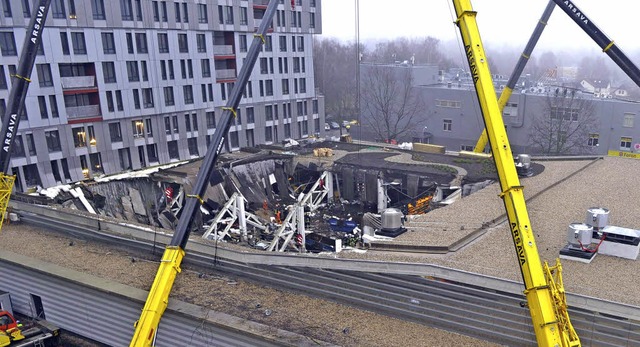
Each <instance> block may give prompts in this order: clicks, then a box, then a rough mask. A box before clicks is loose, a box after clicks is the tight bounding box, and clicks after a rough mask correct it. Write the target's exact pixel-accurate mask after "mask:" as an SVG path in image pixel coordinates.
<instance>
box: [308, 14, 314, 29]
mask: <svg viewBox="0 0 640 347" xmlns="http://www.w3.org/2000/svg"><path fill="white" fill-rule="evenodd" d="M315 27H316V14H315V13H313V12H309V28H311V29H313V28H315Z"/></svg>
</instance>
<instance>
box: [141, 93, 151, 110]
mask: <svg viewBox="0 0 640 347" xmlns="http://www.w3.org/2000/svg"><path fill="white" fill-rule="evenodd" d="M142 104H143V106H144V108H152V107H153V90H152V89H151V88H143V89H142Z"/></svg>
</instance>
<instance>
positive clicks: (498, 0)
mask: <svg viewBox="0 0 640 347" xmlns="http://www.w3.org/2000/svg"><path fill="white" fill-rule="evenodd" d="M471 3H472V5H473V8H474V10H475V11H477V12H478V15H477V21H478V26H479V28H480V34H481V37H482V40H483V42H484V43H485V44H487V45H492V46H494V47H499V46H501V45H503V44H504V45H507V46H512V47H516V48H518V49H523V48H524V46H525V44H526V42H527V40H528V39H529V37H530V36H531V33H532V32H533V29H534V28H535V26H536V24H537V22H538V20H539V19H540V16H541V15H542V12H543V11H544V8H545V7H546V5H547V3H548V2H547V1H545V0H526V1H525V0H473V1H472V2H471ZM574 4H575V5H576V6H579V8H580V9H581V10H582V11H584V13H585V14H586V15H587V16H588V17H589V18H590V19H591V21H592V22H593V23H595V24H596V25H597V26H598V27H599V28H600V29H601V30H602V31H603V32H604V33H605V34H606V35H607V36H608V37H609V38H610V39H612V40H614V41H615V43H616V44H617V45H618V46H619V47H620V48H622V49H623V50H624V51H633V50H636V49H638V48H640V30H639V29H638V27H637V23H635V20H634V18H635V16H637V15H638V14H639V13H640V1H632V0H605V1H603V0H574ZM453 21H454V9H453V2H452V1H451V0H395V1H389V0H360V38H361V40H362V41H366V40H370V39H387V38H394V37H399V36H407V37H424V36H433V37H436V38H438V39H440V40H441V41H444V42H446V41H450V40H457V38H458V37H459V33H458V31H457V30H458V29H457V28H456V27H455V25H453ZM322 25H323V33H322V37H336V38H339V39H342V40H346V41H353V40H354V39H355V4H354V0H322ZM538 47H540V48H544V49H556V48H561V49H570V48H576V47H590V48H594V49H598V46H597V45H596V44H595V43H594V42H593V41H592V40H591V39H590V38H589V37H588V36H587V35H586V34H585V33H584V31H582V29H580V28H579V27H578V25H577V24H575V22H573V20H571V19H570V18H569V17H568V16H567V15H566V14H565V13H564V12H563V11H562V10H561V9H559V8H557V7H556V8H555V10H554V11H553V14H552V15H551V19H550V20H549V24H548V25H547V27H546V29H545V31H544V33H543V34H542V37H541V39H540V41H539V42H538Z"/></svg>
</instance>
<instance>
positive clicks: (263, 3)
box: [253, 0, 269, 9]
mask: <svg viewBox="0 0 640 347" xmlns="http://www.w3.org/2000/svg"><path fill="white" fill-rule="evenodd" d="M267 5H269V0H253V7H255V8H260V9H266V8H267Z"/></svg>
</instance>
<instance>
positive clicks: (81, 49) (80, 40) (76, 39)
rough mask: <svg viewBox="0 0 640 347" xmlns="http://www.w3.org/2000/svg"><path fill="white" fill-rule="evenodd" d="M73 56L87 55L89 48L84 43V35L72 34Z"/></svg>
mask: <svg viewBox="0 0 640 347" xmlns="http://www.w3.org/2000/svg"><path fill="white" fill-rule="evenodd" d="M71 43H72V44H73V54H87V46H86V44H85V43H84V33H71Z"/></svg>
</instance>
